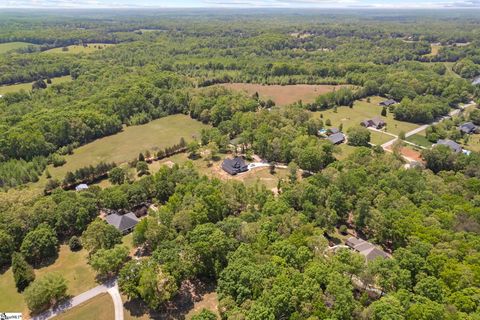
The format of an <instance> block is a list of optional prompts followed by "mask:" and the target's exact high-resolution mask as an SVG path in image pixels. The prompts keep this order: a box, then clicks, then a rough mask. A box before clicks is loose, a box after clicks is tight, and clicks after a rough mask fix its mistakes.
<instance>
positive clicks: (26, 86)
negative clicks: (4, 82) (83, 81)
mask: <svg viewBox="0 0 480 320" xmlns="http://www.w3.org/2000/svg"><path fill="white" fill-rule="evenodd" d="M51 80H52V84H59V83H62V82H67V81H72V77H70V76H63V77H56V78H52V79H51ZM48 86H51V85H50V84H48ZM20 90H25V91H30V90H32V82H28V83H19V84H12V85H9V86H0V94H5V93H10V92H18V91H20Z"/></svg>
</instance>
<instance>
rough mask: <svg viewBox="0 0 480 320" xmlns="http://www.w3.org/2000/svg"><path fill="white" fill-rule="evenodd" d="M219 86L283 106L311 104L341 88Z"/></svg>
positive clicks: (232, 84)
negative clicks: (257, 96) (256, 95)
mask: <svg viewBox="0 0 480 320" xmlns="http://www.w3.org/2000/svg"><path fill="white" fill-rule="evenodd" d="M220 86H222V87H226V88H229V89H233V90H238V91H245V92H247V93H248V94H249V95H253V94H254V93H255V92H258V94H259V96H260V98H261V99H263V100H268V99H272V100H273V101H275V103H276V105H278V106H284V105H288V104H292V103H294V102H297V101H299V100H302V101H303V102H307V103H311V102H313V101H314V100H315V98H316V97H318V96H319V95H321V94H325V93H327V92H330V91H333V90H335V89H336V88H340V87H341V86H333V85H309V84H297V85H286V86H281V85H261V84H253V83H225V84H221V85H220Z"/></svg>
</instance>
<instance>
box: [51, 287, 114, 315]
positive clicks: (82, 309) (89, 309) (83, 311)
mask: <svg viewBox="0 0 480 320" xmlns="http://www.w3.org/2000/svg"><path fill="white" fill-rule="evenodd" d="M53 319H55V320H94V319H101V320H114V319H115V310H114V307H113V301H112V298H111V297H110V295H109V294H108V293H102V294H100V295H98V296H96V297H94V298H92V299H90V300H88V301H86V302H84V303H82V304H81V305H79V306H77V307H75V308H72V309H70V310H68V311H67V312H65V313H62V314H60V315H58V316H56V317H54V318H53Z"/></svg>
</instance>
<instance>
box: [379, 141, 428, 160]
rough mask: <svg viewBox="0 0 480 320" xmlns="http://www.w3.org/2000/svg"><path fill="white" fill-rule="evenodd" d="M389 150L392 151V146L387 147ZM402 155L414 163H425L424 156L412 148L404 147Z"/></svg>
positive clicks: (401, 151)
mask: <svg viewBox="0 0 480 320" xmlns="http://www.w3.org/2000/svg"><path fill="white" fill-rule="evenodd" d="M387 149H388V150H390V151H391V150H392V146H391V145H390V146H388V147H387ZM400 153H401V154H402V155H403V156H404V157H406V158H408V159H410V160H413V161H417V162H421V163H424V161H423V158H422V154H421V153H420V152H418V151H415V150H412V149H411V148H409V147H402V149H401V150H400Z"/></svg>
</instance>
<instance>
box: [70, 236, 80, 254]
mask: <svg viewBox="0 0 480 320" xmlns="http://www.w3.org/2000/svg"><path fill="white" fill-rule="evenodd" d="M68 246H69V247H70V250H72V251H78V250H80V249H82V242H81V241H80V239H79V238H78V237H76V236H73V237H71V238H70V240H69V241H68Z"/></svg>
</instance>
